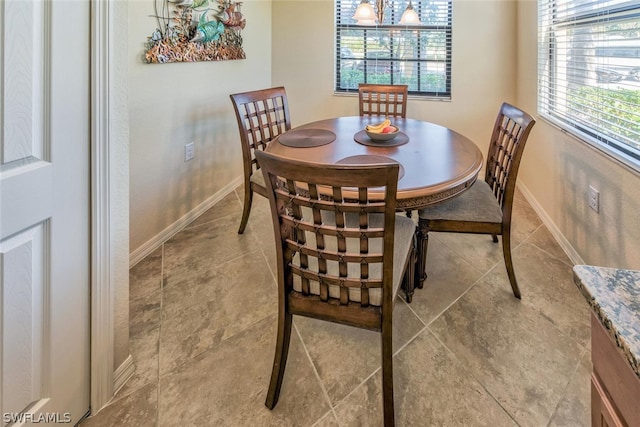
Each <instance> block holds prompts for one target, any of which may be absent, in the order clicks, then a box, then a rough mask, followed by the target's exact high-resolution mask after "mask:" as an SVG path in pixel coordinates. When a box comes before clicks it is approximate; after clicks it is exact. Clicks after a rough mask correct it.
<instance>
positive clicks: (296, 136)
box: [278, 129, 336, 148]
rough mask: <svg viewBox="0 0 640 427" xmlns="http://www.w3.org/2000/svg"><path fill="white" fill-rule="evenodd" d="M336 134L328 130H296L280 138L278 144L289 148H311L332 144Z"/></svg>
mask: <svg viewBox="0 0 640 427" xmlns="http://www.w3.org/2000/svg"><path fill="white" fill-rule="evenodd" d="M335 140H336V134H335V133H333V132H331V131H330V130H326V129H294V130H290V131H288V132H285V133H283V134H282V135H280V136H279V137H278V142H279V143H280V144H282V145H286V146H287V147H293V148H309V147H319V146H321V145H326V144H330V143H332V142H333V141H335Z"/></svg>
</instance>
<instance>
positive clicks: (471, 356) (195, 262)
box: [82, 186, 591, 427]
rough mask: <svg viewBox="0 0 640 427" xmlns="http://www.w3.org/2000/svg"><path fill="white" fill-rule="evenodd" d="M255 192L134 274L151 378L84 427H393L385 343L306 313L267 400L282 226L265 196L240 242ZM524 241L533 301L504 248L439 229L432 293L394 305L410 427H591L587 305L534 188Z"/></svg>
mask: <svg viewBox="0 0 640 427" xmlns="http://www.w3.org/2000/svg"><path fill="white" fill-rule="evenodd" d="M242 198H243V195H242V186H240V187H238V188H237V189H236V190H235V191H234V192H233V193H231V194H229V195H227V196H226V197H225V198H223V200H221V201H220V202H218V203H217V204H216V205H215V206H214V207H212V208H211V209H210V210H209V211H207V212H206V213H204V214H203V215H202V216H201V217H200V218H198V219H197V220H195V221H194V222H193V223H191V224H190V225H189V226H188V227H187V228H186V229H185V230H183V231H181V232H180V233H178V234H177V235H176V236H174V237H173V238H172V239H170V240H169V241H167V242H166V243H165V244H164V245H163V247H161V248H159V249H158V250H156V251H155V252H154V253H152V254H151V255H149V256H148V257H147V258H146V259H144V260H143V261H141V262H140V263H138V264H137V265H136V266H134V267H133V268H132V269H131V271H130V311H131V314H130V338H131V339H130V351H131V354H132V357H133V359H134V364H135V366H136V371H135V373H134V376H133V378H131V379H130V380H129V382H128V383H127V384H126V385H125V387H124V388H123V389H122V390H121V391H120V392H119V393H118V395H117V396H116V397H115V398H114V399H113V401H112V403H111V404H110V405H109V406H108V407H107V408H105V409H104V410H103V411H101V412H100V413H99V414H98V415H97V416H95V417H92V418H90V419H89V420H87V421H85V422H84V423H83V424H82V427H84V426H90V427H93V426H112V425H123V426H128V425H131V426H146V425H149V426H153V425H162V426H175V425H198V426H200V425H225V426H227V425H229V426H245V425H247V426H317V427H328V426H331V427H333V426H341V427H351V426H366V427H369V426H373V425H381V424H382V422H381V420H382V396H381V385H380V380H381V373H380V369H379V368H380V362H381V361H380V338H379V334H377V333H375V332H370V331H364V330H360V329H357V328H352V327H347V326H340V325H336V324H331V323H328V322H322V321H319V320H311V319H303V318H300V317H295V318H294V330H293V336H292V342H291V350H290V355H289V361H288V365H287V369H286V372H285V377H284V384H283V387H282V393H281V398H280V402H279V403H278V405H277V406H276V408H275V409H274V410H273V411H269V410H268V409H267V408H266V407H265V406H264V400H265V396H266V393H267V388H268V382H269V378H270V374H271V368H272V363H273V351H274V347H275V331H276V321H275V313H276V311H277V301H276V299H277V294H276V285H275V279H274V277H275V276H276V272H277V270H276V257H275V244H274V241H273V225H272V223H271V217H270V212H269V204H268V201H267V199H265V198H263V197H261V196H259V195H256V196H255V197H254V206H253V209H252V212H251V216H250V218H249V223H248V226H247V229H246V230H245V233H244V234H243V235H238V234H237V229H238V226H239V223H240V217H241V211H242ZM513 240H514V241H513V255H514V265H515V270H516V275H517V277H518V280H519V282H520V287H521V290H522V293H523V299H522V301H519V300H517V299H516V298H514V297H513V293H512V291H511V287H510V286H509V282H508V279H507V275H506V269H505V267H504V261H503V255H502V246H501V244H500V243H498V244H495V243H493V242H492V240H491V237H490V236H477V235H466V234H448V233H432V234H431V236H430V244H429V258H428V273H429V277H428V279H427V281H426V283H425V288H424V289H417V290H416V293H415V294H414V297H413V302H412V303H411V304H410V305H408V304H406V303H405V301H404V300H402V299H399V300H398V301H397V303H396V308H395V311H394V343H393V344H394V349H395V351H396V355H395V357H394V374H395V381H394V385H395V403H396V405H395V406H396V421H397V425H400V426H423V425H425V426H432V425H433V426H441V425H442V426H449V425H465V426H482V425H491V426H501V425H506V426H508V425H514V420H515V421H517V422H518V423H519V424H520V425H522V426H536V427H537V426H545V425H550V426H574V425H575V426H580V425H588V423H589V407H590V397H589V393H590V386H589V374H590V369H591V365H590V353H589V351H588V346H589V323H588V322H589V316H588V309H587V308H586V302H585V301H584V298H583V297H582V296H581V295H580V294H579V292H578V291H577V289H576V288H575V285H574V284H573V280H572V272H571V262H570V261H569V259H568V257H566V255H565V254H564V253H563V251H562V250H561V249H560V247H559V246H558V245H557V243H556V242H555V241H554V239H553V237H552V236H551V234H550V233H549V232H548V230H547V229H546V228H545V227H544V226H542V225H541V221H540V220H539V218H538V217H537V215H536V214H535V212H534V211H533V209H532V208H531V207H530V206H529V205H528V203H527V202H526V200H525V199H524V197H523V196H522V194H521V193H520V192H519V191H517V192H516V198H515V202H514V218H513ZM163 280H164V283H163ZM430 322H431V323H430ZM427 324H429V326H428V327H426V326H425V325H427ZM298 334H299V335H298ZM329 402H333V405H335V407H334V408H331V407H330V403H329Z"/></svg>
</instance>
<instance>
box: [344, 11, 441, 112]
mask: <svg viewBox="0 0 640 427" xmlns="http://www.w3.org/2000/svg"><path fill="white" fill-rule="evenodd" d="M442 1H443V0H440V2H442ZM444 1H446V6H447V17H446V20H447V24H446V25H444V26H442V25H411V26H405V25H399V24H383V25H380V24H377V25H375V26H365V25H356V24H355V21H353V20H352V18H351V17H350V16H348V17H346V19H348V20H349V21H348V22H346V23H342V22H340V18H341V17H342V16H341V12H340V4H341V2H342V0H334V3H333V5H334V36H335V40H334V82H333V86H334V87H333V90H334V93H335V94H339V95H347V94H353V93H358V88H357V87H356V88H343V87H341V61H344V60H362V61H365V71H364V80H363V81H361V82H360V81H359V82H358V83H372V82H371V81H368V80H367V78H366V77H367V71H366V61H367V59H366V58H356V57H351V58H345V57H342V55H341V53H342V52H341V50H342V47H341V37H342V35H343V33H344V32H345V31H348V30H357V31H362V32H363V35H362V39H363V45H364V46H366V45H367V32H368V31H373V32H379V31H387V32H389V39H390V40H391V44H392V45H393V40H397V39H398V38H400V37H399V36H398V37H392V34H391V33H392V32H394V31H419V32H420V33H428V32H438V33H444V35H445V42H444V47H445V50H446V53H445V55H444V60H436V59H432V60H427V59H422V58H420V49H418V57H414V58H394V57H393V54H392V52H391V51H390V55H389V57H388V58H387V57H385V58H384V61H389V62H390V63H391V64H395V63H400V62H405V63H406V62H408V63H425V62H432V63H436V64H443V66H444V79H445V83H444V86H445V89H444V91H435V90H432V91H426V90H423V91H418V90H413V89H412V88H411V85H409V91H408V94H409V95H410V96H412V97H415V98H420V99H433V100H439V101H447V100H451V82H452V50H453V49H452V39H453V34H452V33H453V25H452V21H453V18H452V9H453V4H452V0H444ZM429 2H430V0H415V1H413V0H412V3H413V8H414V9H418V8H419V7H420V6H421V4H428V3H429ZM392 12H393V11H392V10H389V11H388V13H392ZM396 15H397V13H392V16H394V17H395V16H396ZM400 15H401V13H400ZM398 18H399V17H398ZM343 19H344V17H343ZM417 39H418V41H420V37H419V36H418V38H417ZM365 52H366V47H365ZM365 54H366V53H365ZM368 60H369V61H370V60H371V59H368ZM391 68H392V70H391V76H390V82H389V83H381V84H405V82H402V81H394V77H395V76H399V74H396V73H395V72H394V71H393V68H395V67H394V66H393V65H392V66H391ZM425 74H427V72H426V70H425V71H424V72H423V73H420V74H418V77H417V78H418V81H420V79H421V78H424V75H425ZM375 83H377V82H375Z"/></svg>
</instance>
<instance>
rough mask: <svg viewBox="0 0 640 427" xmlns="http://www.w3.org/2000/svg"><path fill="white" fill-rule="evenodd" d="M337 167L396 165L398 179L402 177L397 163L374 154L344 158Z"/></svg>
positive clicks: (402, 174)
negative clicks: (379, 164)
mask: <svg viewBox="0 0 640 427" xmlns="http://www.w3.org/2000/svg"><path fill="white" fill-rule="evenodd" d="M336 163H337V164H339V165H371V164H376V163H398V165H399V166H400V170H399V171H398V179H400V178H402V177H403V176H404V168H403V167H402V165H401V164H400V163H399V162H398V161H397V160H393V159H392V158H390V157H387V156H378V155H376V154H358V155H356V156H349V157H345V158H344V159H340V160H338V161H337V162H336Z"/></svg>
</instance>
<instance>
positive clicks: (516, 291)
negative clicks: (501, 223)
mask: <svg viewBox="0 0 640 427" xmlns="http://www.w3.org/2000/svg"><path fill="white" fill-rule="evenodd" d="M502 252H503V255H504V265H505V267H507V275H508V276H509V282H510V283H511V289H513V295H514V296H515V297H516V298H518V299H520V288H519V287H518V282H517V281H516V274H515V272H514V271H513V262H512V260H511V231H510V230H506V231H505V232H504V233H503V234H502Z"/></svg>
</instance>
